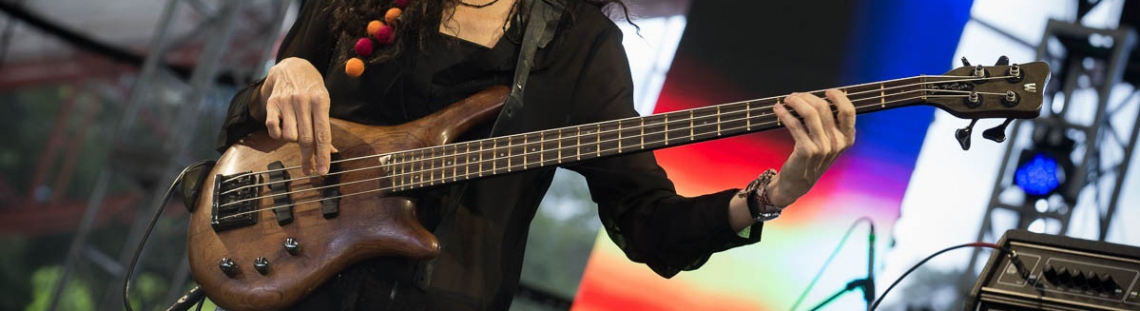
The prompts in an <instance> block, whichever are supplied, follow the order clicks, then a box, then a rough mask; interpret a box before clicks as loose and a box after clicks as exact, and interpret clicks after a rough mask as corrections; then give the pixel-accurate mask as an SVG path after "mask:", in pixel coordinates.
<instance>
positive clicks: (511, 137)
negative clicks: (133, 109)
mask: <svg viewBox="0 0 1140 311" xmlns="http://www.w3.org/2000/svg"><path fill="white" fill-rule="evenodd" d="M915 85H916V84H915ZM910 86H914V85H902V86H894V87H889V88H884V89H875V90H873V91H862V92H852V93H849V94H847V95H848V96H852V95H861V94H865V93H881V92H882V91H885V90H896V89H900V88H905V87H910ZM904 93H905V92H902V93H893V94H891V95H897V94H904ZM891 95H886V96H891ZM879 97H883V96H876V97H870V98H863V99H876V98H879ZM741 103H745V102H737V103H726V104H721V105H734V104H741ZM721 105H718V106H721ZM829 105H830V102H829ZM709 107H715V106H709ZM770 107H772V106H771V105H762V106H757V107H756V108H750V109H749V110H748V111H747V112H751V111H752V110H765V109H768V108H770ZM706 108H707V107H706ZM697 109H699V108H697ZM739 112H745V111H733V112H728V113H726V114H731V113H739ZM666 114H668V113H666ZM659 115H660V114H659ZM648 117H652V116H647V117H634V119H636V118H648ZM714 117H716V115H705V116H700V117H695V118H686V119H681V120H674V121H668V122H667V123H651V124H649V125H648V126H659V125H662V124H670V125H671V124H681V123H685V122H689V121H690V120H691V121H698V120H702V119H707V118H714ZM627 120H630V119H628V118H627V119H619V120H611V121H603V122H599V123H616V122H624V121H627ZM654 122H657V121H654ZM595 124H598V123H591V124H582V125H577V126H574V127H577V128H579V129H581V128H584V127H590V125H595ZM643 127H644V126H643ZM569 128H570V127H566V128H558V129H550V130H544V131H541V132H547V131H554V130H558V131H559V138H558V139H575V138H582V137H588V136H595V135H599V134H608V133H609V132H612V131H613V130H603V131H600V132H593V133H586V134H581V133H577V134H573V135H566V136H562V135H561V134H562V133H561V131H562V130H563V129H569ZM530 134H533V133H530ZM524 135H525V134H524ZM519 137H520V136H519V135H518V134H515V135H508V136H500V137H495V138H492V140H507V141H515V140H518V138H519ZM480 141H482V140H477V141H470V142H464V143H460V144H466V145H468V146H467V148H466V149H465V151H464V152H462V153H458V152H457V153H453V154H448V155H438V156H437V154H436V152H434V151H432V152H431V153H432V155H431V157H430V158H422V159H416V158H415V157H414V156H412V162H402V163H400V164H408V163H413V165H414V164H417V163H421V162H429V161H434V160H438V159H442V158H448V157H458V156H464V157H466V156H468V155H471V154H480V153H484V152H485V151H483V150H476V151H471V148H470V145H472V144H474V143H477V142H480ZM544 142H545V141H539V142H530V143H524V144H523V145H531V144H541V143H544ZM523 145H519V146H512V147H521V146H523ZM438 147H441V146H431V147H426V148H417V149H411V150H402V151H397V152H390V153H385V154H381V155H379V156H377V155H368V156H362V157H357V158H351V159H343V160H340V161H333V162H331V163H341V162H346V161H353V160H362V159H370V158H373V157H376V158H380V159H383V158H384V157H386V156H395V155H399V154H401V153H414V152H415V151H416V150H421V153H422V152H425V151H427V150H428V149H434V148H438ZM480 147H482V146H480ZM455 148H458V147H455ZM524 149H525V148H524ZM401 158H403V157H401ZM385 164H389V165H391V164H392V163H383V162H382V164H381V166H366V167H360V168H355V169H350V170H342V171H338V172H332V173H329V174H327V175H325V176H333V175H338V174H344V173H351V172H355V171H362V170H368V169H375V168H379V167H382V165H385ZM297 167H298V166H294V168H297ZM286 169H287V168H286ZM280 170H283V169H274V170H269V171H267V172H275V171H280ZM240 176H241V175H238V176H235V177H231V178H230V179H232V178H236V177H240ZM314 177H320V176H318V175H313V176H301V177H296V178H289V179H283V180H276V181H267V182H261V183H256V184H250V185H244V186H239V187H235V188H233V189H229V190H226V191H224V192H222V193H221V194H223V195H225V194H230V193H233V192H237V191H241V190H244V189H248V188H253V187H261V186H267V185H272V184H278V183H290V182H294V181H300V180H308V179H311V178H314Z"/></svg>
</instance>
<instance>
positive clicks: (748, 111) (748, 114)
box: [744, 101, 752, 132]
mask: <svg viewBox="0 0 1140 311" xmlns="http://www.w3.org/2000/svg"><path fill="white" fill-rule="evenodd" d="M744 130H745V131H749V132H751V131H752V102H751V101H746V102H744Z"/></svg>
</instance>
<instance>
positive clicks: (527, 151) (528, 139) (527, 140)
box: [523, 134, 530, 170]
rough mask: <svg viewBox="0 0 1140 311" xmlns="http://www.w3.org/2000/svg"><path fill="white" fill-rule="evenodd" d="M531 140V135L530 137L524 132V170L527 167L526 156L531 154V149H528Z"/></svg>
mask: <svg viewBox="0 0 1140 311" xmlns="http://www.w3.org/2000/svg"><path fill="white" fill-rule="evenodd" d="M529 141H530V137H528V136H527V134H523V169H524V170H525V169H526V162H527V161H526V157H527V156H530V150H526V149H527V148H528V147H530V145H529V144H528V142H529Z"/></svg>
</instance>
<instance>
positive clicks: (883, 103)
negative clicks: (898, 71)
mask: <svg viewBox="0 0 1140 311" xmlns="http://www.w3.org/2000/svg"><path fill="white" fill-rule="evenodd" d="M886 88H887V86H886V84H884V83H879V108H887V93H886Z"/></svg>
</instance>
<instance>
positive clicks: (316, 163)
mask: <svg viewBox="0 0 1140 311" xmlns="http://www.w3.org/2000/svg"><path fill="white" fill-rule="evenodd" d="M259 95H260V96H259V99H258V100H257V104H259V105H260V106H258V107H250V110H249V113H250V115H252V116H253V117H254V118H256V119H257V120H263V121H265V127H266V128H268V130H269V136H270V137H272V138H273V139H279V140H285V141H290V142H296V143H298V144H299V145H300V146H301V171H302V172H303V173H304V174H305V175H313V173H316V174H320V175H325V174H328V172H329V159H330V158H331V153H332V152H333V151H334V150H335V148H333V146H332V131H331V130H330V128H329V91H328V89H326V88H325V81H324V78H323V77H321V73H320V72H319V71H317V69H316V68H314V67H313V65H312V64H310V63H309V61H307V60H305V59H301V58H296V57H293V58H286V59H284V60H281V61H280V62H278V63H277V64H276V65H274V66H273V67H272V68H270V69H269V74H268V75H266V77H265V82H264V83H263V84H262V85H261V90H260V92H259ZM314 168H315V170H314Z"/></svg>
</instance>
